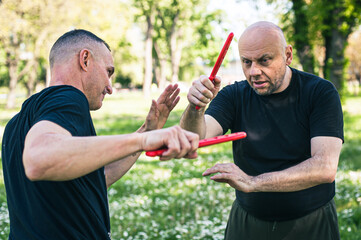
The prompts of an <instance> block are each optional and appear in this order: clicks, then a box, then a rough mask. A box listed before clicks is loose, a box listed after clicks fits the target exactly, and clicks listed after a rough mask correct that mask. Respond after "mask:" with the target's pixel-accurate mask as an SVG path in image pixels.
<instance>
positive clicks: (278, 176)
mask: <svg viewBox="0 0 361 240" xmlns="http://www.w3.org/2000/svg"><path fill="white" fill-rule="evenodd" d="M334 161H337V160H336V159H335V160H334ZM337 162H338V161H337ZM337 162H336V163H335V162H332V161H331V162H328V161H324V160H322V159H321V158H319V157H312V158H310V159H307V160H306V161H304V162H302V163H300V164H298V165H296V166H293V167H290V168H288V169H285V170H282V171H276V172H269V173H264V174H261V175H258V176H255V177H252V178H251V180H250V184H251V185H253V189H254V191H255V192H292V191H299V190H303V189H306V188H310V187H314V186H316V185H319V184H323V183H331V182H333V181H334V179H335V176H336V171H337Z"/></svg>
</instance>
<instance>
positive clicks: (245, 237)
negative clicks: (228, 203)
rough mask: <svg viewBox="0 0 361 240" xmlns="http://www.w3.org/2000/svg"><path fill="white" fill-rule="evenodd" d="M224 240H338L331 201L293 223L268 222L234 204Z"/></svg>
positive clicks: (334, 211) (334, 213) (335, 218)
mask: <svg viewBox="0 0 361 240" xmlns="http://www.w3.org/2000/svg"><path fill="white" fill-rule="evenodd" d="M224 239H225V240H281V239H282V240H339V239H340V233H339V230H338V223H337V212H336V205H335V201H334V200H331V201H330V202H328V203H327V204H326V205H324V206H323V207H321V208H319V209H317V210H315V211H314V212H312V213H310V214H308V215H306V216H304V217H301V218H297V219H294V220H290V221H281V222H270V221H264V220H260V219H258V218H256V217H254V216H252V215H250V214H248V213H247V212H246V211H245V210H244V209H243V208H242V207H241V206H240V205H239V203H238V201H237V200H235V201H234V203H233V206H232V210H231V213H230V215H229V219H228V223H227V228H226V232H225V238H224Z"/></svg>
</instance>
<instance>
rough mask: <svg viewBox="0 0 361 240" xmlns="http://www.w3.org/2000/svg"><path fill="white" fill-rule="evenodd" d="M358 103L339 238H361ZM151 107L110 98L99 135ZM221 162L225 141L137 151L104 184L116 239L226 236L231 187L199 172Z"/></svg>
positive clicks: (339, 191) (98, 120) (0, 192)
mask: <svg viewBox="0 0 361 240" xmlns="http://www.w3.org/2000/svg"><path fill="white" fill-rule="evenodd" d="M157 96H158V95H157V94H155V95H154V98H156V97H157ZM19 102H21V101H19ZM186 104H187V100H186V96H185V95H182V99H181V102H180V103H179V105H178V106H177V107H176V109H175V110H174V111H173V112H172V113H171V116H170V118H169V120H168V122H167V124H166V126H171V125H175V124H178V120H179V118H180V116H181V113H182V110H183V109H184V108H185V106H186ZM360 105H361V98H360V97H348V98H347V99H346V100H345V102H344V111H345V143H344V146H343V149H342V153H341V157H340V164H339V171H338V174H337V180H336V197H335V200H336V205H337V212H338V217H339V226H340V232H341V239H343V240H356V239H360V236H361V158H360V157H359V156H360V155H361V108H360ZM3 106H4V105H3V102H1V100H0V134H1V136H2V131H3V128H4V125H5V124H6V122H7V121H8V120H9V119H10V118H11V116H12V115H13V114H14V113H15V112H16V111H8V110H4V109H3ZM149 106H150V100H144V99H143V97H142V94H141V93H139V92H135V93H134V92H133V93H122V94H115V95H114V96H111V97H108V98H107V99H106V101H105V102H104V106H103V108H102V109H101V110H99V111H96V112H93V113H92V116H93V118H94V125H95V127H96V129H97V133H98V135H105V134H123V133H131V132H134V131H135V130H137V129H138V127H139V126H140V125H141V124H142V123H143V120H144V118H145V115H146V114H147V112H148V108H149ZM218 162H232V151H231V144H230V143H224V144H219V145H215V146H211V147H207V148H203V149H200V150H199V157H198V158H197V159H195V160H186V159H179V160H171V161H166V162H160V161H159V160H157V159H155V158H148V157H146V156H145V155H144V154H142V155H141V157H140V159H139V160H138V161H137V163H136V164H135V165H134V167H133V168H132V169H131V170H130V171H129V172H128V173H127V174H126V175H125V176H124V177H123V178H122V179H121V180H119V181H118V182H117V183H115V184H114V185H113V186H112V187H111V188H110V189H109V206H110V215H111V229H112V237H113V239H116V240H118V239H124V240H125V239H127V240H132V239H157V240H159V239H223V232H224V229H225V227H226V221H227V219H228V214H229V211H230V208H231V204H232V202H233V200H234V190H233V189H232V188H231V187H229V186H227V185H226V184H221V183H215V182H213V181H210V180H209V178H204V177H202V172H203V171H204V170H205V169H207V168H209V167H211V166H213V165H214V164H215V163H218ZM0 174H2V172H1V171H0ZM8 232H9V221H8V216H7V208H6V199H5V189H4V183H3V179H2V175H0V239H7V235H8Z"/></svg>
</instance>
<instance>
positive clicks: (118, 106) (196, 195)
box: [0, 0, 361, 240]
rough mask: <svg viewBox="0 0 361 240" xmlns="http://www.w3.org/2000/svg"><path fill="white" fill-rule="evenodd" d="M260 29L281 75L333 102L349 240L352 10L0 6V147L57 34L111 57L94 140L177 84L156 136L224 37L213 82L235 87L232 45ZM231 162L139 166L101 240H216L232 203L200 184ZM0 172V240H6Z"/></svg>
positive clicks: (354, 194)
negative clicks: (86, 41) (97, 46)
mask: <svg viewBox="0 0 361 240" xmlns="http://www.w3.org/2000/svg"><path fill="white" fill-rule="evenodd" d="M260 20H266V21H271V22H273V23H275V24H278V25H279V26H280V27H281V28H282V29H283V30H284V33H285V35H286V39H287V41H288V43H289V44H291V45H292V46H293V50H294V60H293V63H292V65H291V66H292V67H295V68H298V69H301V70H304V71H307V72H310V73H314V74H316V75H319V76H321V77H324V78H326V79H328V80H330V81H331V82H332V83H333V84H334V85H335V86H336V88H337V89H338V91H339V93H340V95H341V97H342V104H343V109H344V119H345V144H344V146H343V149H342V153H341V157H340V164H339V170H338V174H337V180H336V197H335V200H336V204H337V213H338V217H339V224H340V232H341V238H342V239H350V240H356V239H361V237H360V236H361V158H360V155H361V147H360V146H361V93H360V82H361V27H360V24H361V0H334V1H326V0H313V1H312V0H222V1H219V0H82V1H74V0H32V1H29V0H0V139H1V138H2V134H3V130H4V127H5V125H6V123H7V122H8V121H9V119H10V118H11V117H12V116H13V115H14V114H15V113H16V112H17V111H19V109H20V107H21V103H22V102H23V101H24V100H25V99H26V98H27V97H29V96H31V95H32V94H34V93H36V92H38V91H40V90H42V89H43V88H44V87H46V86H47V83H48V82H49V78H50V76H49V75H50V74H49V62H48V55H49V51H50V48H51V46H52V44H53V43H54V42H55V40H56V39H57V38H58V37H60V36H61V35H62V34H63V33H65V32H67V31H69V30H72V29H86V30H89V31H91V32H93V33H95V34H96V35H98V36H99V37H101V38H102V39H104V40H105V41H106V42H107V43H108V44H109V45H110V47H111V49H112V54H113V56H114V61H115V68H116V70H115V74H114V76H113V77H112V81H113V86H114V94H113V95H112V96H108V97H107V98H106V99H105V101H104V105H103V107H102V109H101V110H99V111H96V112H93V113H92V116H93V119H94V124H95V127H96V130H97V133H98V135H104V134H121V133H130V132H133V131H135V130H137V128H138V127H139V126H140V125H141V124H142V123H143V121H144V118H145V116H146V114H147V112H148V109H149V106H150V101H149V99H150V98H155V99H156V98H157V97H158V96H159V94H160V92H161V90H162V89H163V88H164V87H165V86H167V84H169V83H178V84H179V86H180V87H181V90H182V93H181V97H182V98H181V101H180V103H179V104H178V106H177V107H176V108H175V110H174V111H173V112H172V113H171V115H170V118H169V120H168V122H167V125H166V126H171V125H175V124H178V122H179V118H180V116H181V114H182V111H183V109H184V108H185V107H186V105H187V100H186V96H185V95H186V92H187V91H188V88H189V86H190V84H191V83H192V81H193V80H195V79H196V78H198V76H199V75H201V74H205V75H209V74H210V72H211V69H212V67H213V65H214V63H215V61H216V59H217V56H218V54H219V52H220V50H221V48H222V45H223V43H224V41H225V39H226V38H227V36H228V34H229V33H230V32H234V34H235V37H234V40H233V42H232V44H231V47H230V49H229V51H228V53H227V55H226V58H225V60H224V62H223V64H222V67H221V68H220V71H219V74H218V75H220V76H221V77H222V79H223V81H222V84H223V85H227V84H229V83H232V82H234V81H240V80H244V76H243V72H242V68H241V64H240V62H239V56H238V49H237V40H238V38H239V36H240V34H241V33H242V32H243V30H244V29H245V28H246V27H247V26H249V25H250V24H252V23H254V22H257V21H260ZM0 141H1V140H0ZM231 161H232V151H231V144H230V143H225V144H221V145H217V146H214V147H208V148H203V149H200V150H199V158H198V159H197V160H184V159H182V160H172V161H169V162H159V160H157V159H153V158H152V159H151V158H147V157H145V156H144V155H141V157H140V159H139V160H138V162H137V164H136V165H135V166H134V167H133V168H132V169H131V170H130V172H129V173H128V174H126V175H125V176H124V177H123V178H122V179H121V180H120V181H118V182H117V183H116V184H114V185H113V186H112V187H111V188H110V190H109V205H110V214H111V224H112V236H113V239H223V232H224V229H225V226H226V221H227V218H228V213H229V210H230V207H231V204H232V202H233V200H234V191H233V189H232V188H230V187H227V186H226V185H224V184H220V183H214V182H212V181H209V179H207V178H203V177H202V176H201V174H202V172H203V171H204V170H205V169H206V168H208V167H211V166H213V164H215V163H218V162H231ZM0 164H1V163H0ZM1 169H2V168H1V165H0V239H7V235H8V233H9V219H8V213H7V207H6V206H7V205H6V193H5V187H4V182H3V176H2V170H1Z"/></svg>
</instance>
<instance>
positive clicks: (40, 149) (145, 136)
mask: <svg viewBox="0 0 361 240" xmlns="http://www.w3.org/2000/svg"><path fill="white" fill-rule="evenodd" d="M50 65H51V83H50V85H51V86H50V87H48V88H46V89H44V90H43V91H41V92H40V93H37V94H35V95H33V96H32V97H30V98H29V99H28V100H26V101H25V102H24V104H23V105H22V108H21V111H20V112H19V113H18V114H17V115H16V116H15V117H14V118H12V119H11V120H10V121H9V123H8V124H7V126H6V129H5V132H4V136H3V141H2V162H3V170H4V171H3V172H4V180H5V187H6V193H7V204H8V208H9V215H10V235H9V239H14V240H15V239H37V240H50V239H51V240H56V239H64V240H69V239H110V223H109V221H110V220H109V210H108V198H107V187H109V186H110V185H111V184H113V183H114V182H115V181H117V180H118V179H119V178H121V177H122V176H123V175H124V174H125V173H126V172H127V171H128V170H129V169H130V168H131V167H132V165H133V164H134V163H135V161H136V160H137V158H138V157H139V155H140V153H141V152H142V151H143V150H154V149H158V148H160V147H163V146H167V147H168V149H169V150H168V151H167V152H165V153H164V154H163V155H162V157H161V159H162V160H167V159H171V158H181V157H188V158H195V157H197V153H196V152H195V150H196V148H197V146H198V135H197V134H194V133H191V132H187V131H185V130H183V129H181V128H180V127H179V126H175V127H172V128H167V129H162V130H155V131H149V130H153V129H157V128H162V127H163V125H164V124H165V122H166V120H167V117H168V115H169V112H170V111H171V110H172V109H173V108H174V106H175V105H176V104H177V102H178V101H179V97H178V96H177V95H178V93H179V88H178V87H177V85H170V86H168V87H167V88H166V89H165V91H164V92H163V93H162V95H161V96H160V97H159V99H158V101H157V102H156V101H153V102H152V106H151V110H150V112H149V114H148V116H147V119H146V122H145V124H143V126H142V127H141V128H140V129H139V130H138V131H137V132H136V133H131V134H125V135H113V136H96V132H95V129H94V127H93V122H92V118H91V115H90V112H89V111H90V110H97V109H99V108H100V107H101V106H102V102H103V99H104V97H105V95H106V94H111V93H112V87H111V81H110V77H111V76H112V74H113V72H114V64H113V58H112V56H111V53H110V50H109V46H108V44H106V43H105V42H104V41H103V40H102V39H100V38H99V37H97V36H96V35H94V34H92V33H91V32H88V31H86V30H74V31H70V32H68V33H65V34H64V35H63V36H61V37H60V38H59V39H58V40H57V41H56V43H55V44H54V46H53V47H52V49H51V51H50Z"/></svg>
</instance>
